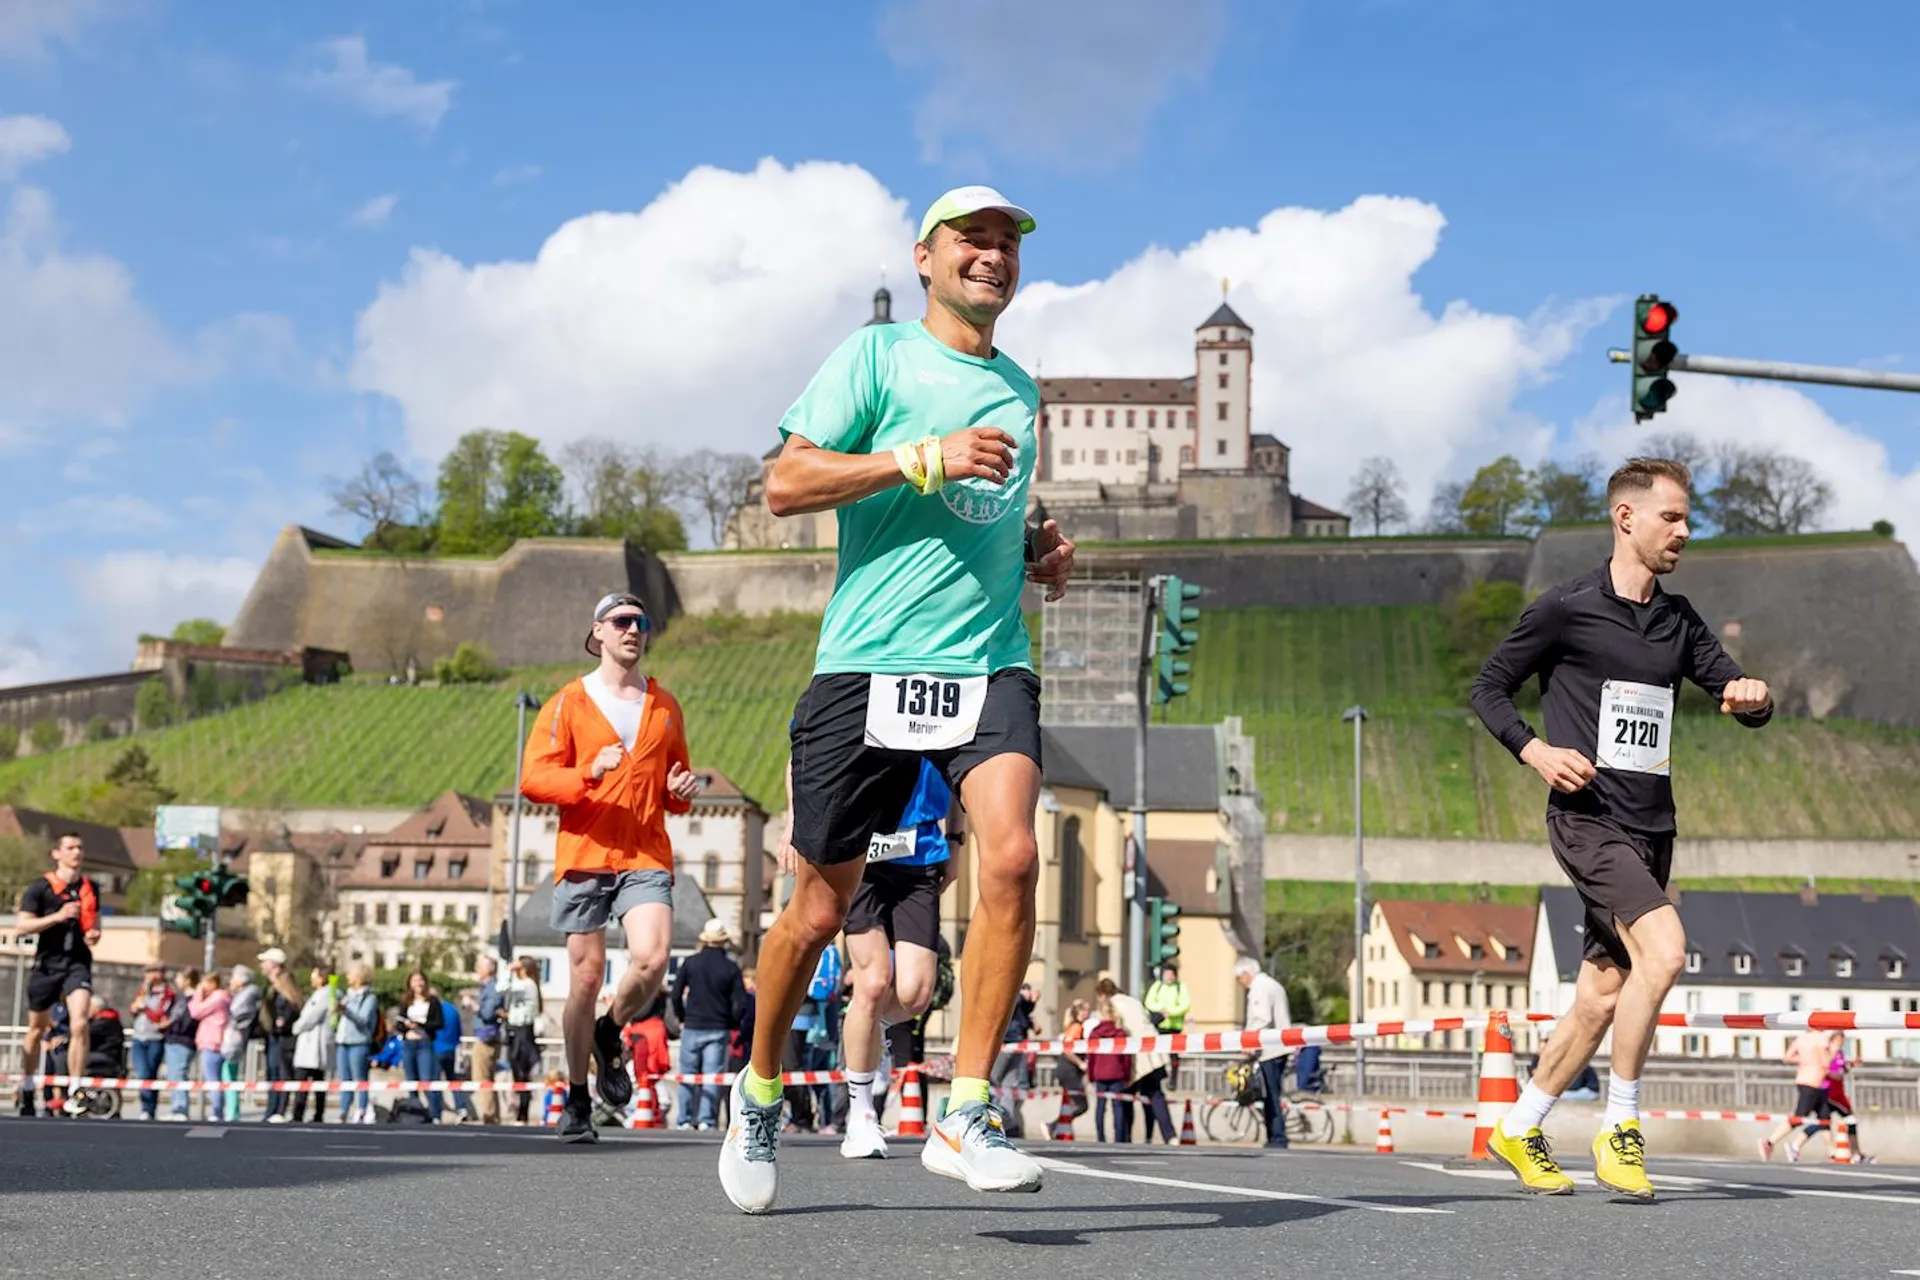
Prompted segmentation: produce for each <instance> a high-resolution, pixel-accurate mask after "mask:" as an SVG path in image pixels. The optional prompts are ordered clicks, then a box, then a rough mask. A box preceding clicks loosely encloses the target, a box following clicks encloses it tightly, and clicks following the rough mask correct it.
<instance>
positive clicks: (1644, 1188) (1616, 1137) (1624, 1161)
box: [1593, 1120, 1653, 1200]
mask: <svg viewBox="0 0 1920 1280" xmlns="http://www.w3.org/2000/svg"><path fill="white" fill-rule="evenodd" d="M1593 1180H1594V1181H1595V1182H1597V1183H1599V1184H1600V1185H1601V1186H1603V1187H1605V1188H1607V1189H1608V1190H1609V1191H1617V1192H1619V1193H1620V1194H1621V1195H1623V1196H1632V1197H1633V1198H1634V1199H1635V1200H1651V1199H1653V1184H1652V1183H1651V1182H1648V1181H1647V1140H1646V1139H1645V1138H1643V1137H1641V1136H1640V1122H1639V1121H1638V1120H1622V1121H1621V1122H1620V1123H1619V1124H1617V1125H1615V1126H1613V1128H1611V1129H1607V1130H1604V1131H1603V1132H1602V1133H1601V1134H1600V1136H1599V1137H1597V1138H1595V1139H1594V1140H1593Z"/></svg>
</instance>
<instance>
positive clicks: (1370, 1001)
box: [1367, 978, 1380, 1009]
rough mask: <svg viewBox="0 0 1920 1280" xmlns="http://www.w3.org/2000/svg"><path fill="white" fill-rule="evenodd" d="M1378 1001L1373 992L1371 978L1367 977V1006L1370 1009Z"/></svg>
mask: <svg viewBox="0 0 1920 1280" xmlns="http://www.w3.org/2000/svg"><path fill="white" fill-rule="evenodd" d="M1379 1003H1380V998H1379V997H1378V996H1377V995H1375V994H1374V985H1373V979H1372V978H1368V979H1367V1008H1369V1009H1371V1008H1373V1007H1375V1006H1376V1005H1378V1004H1379Z"/></svg>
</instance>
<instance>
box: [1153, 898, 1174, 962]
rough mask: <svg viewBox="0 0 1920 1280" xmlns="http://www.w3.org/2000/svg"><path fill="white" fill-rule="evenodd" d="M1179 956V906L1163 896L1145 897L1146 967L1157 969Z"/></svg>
mask: <svg viewBox="0 0 1920 1280" xmlns="http://www.w3.org/2000/svg"><path fill="white" fill-rule="evenodd" d="M1179 958H1180V907H1179V904H1178V903H1174V902H1170V901H1168V900H1167V899H1165V898H1148V899H1147V968H1148V969H1151V970H1158V969H1159V968H1160V967H1161V966H1162V965H1168V964H1172V963H1174V962H1175V961H1176V960H1178V959H1179Z"/></svg>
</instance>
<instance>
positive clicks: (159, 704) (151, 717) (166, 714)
mask: <svg viewBox="0 0 1920 1280" xmlns="http://www.w3.org/2000/svg"><path fill="white" fill-rule="evenodd" d="M179 711H180V709H179V708H178V707H177V706H175V705H174V702H173V691H172V690H170V689H168V688H167V682H166V681H165V680H162V679H161V678H160V677H159V676H155V677H154V678H153V679H151V680H143V681H141V682H140V687H139V688H138V689H136V690H135V691H134V694H133V723H134V725H135V727H136V728H140V729H160V728H164V727H165V726H167V725H170V724H172V723H173V722H174V720H175V719H177V718H178V716H179Z"/></svg>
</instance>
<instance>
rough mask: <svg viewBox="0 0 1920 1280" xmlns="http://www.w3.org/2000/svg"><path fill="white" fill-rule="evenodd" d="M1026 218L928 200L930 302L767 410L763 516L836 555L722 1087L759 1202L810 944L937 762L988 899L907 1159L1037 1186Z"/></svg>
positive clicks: (838, 913)
mask: <svg viewBox="0 0 1920 1280" xmlns="http://www.w3.org/2000/svg"><path fill="white" fill-rule="evenodd" d="M1033 228H1034V221H1033V217H1032V215H1031V214H1029V213H1028V212H1027V211H1026V210H1024V209H1022V208H1020V207H1019V206H1017V205H1014V204H1010V203H1008V201H1007V199H1006V197H1004V196H1002V195H1001V194H1000V193H999V192H997V191H994V190H992V189H991V188H987V187H962V188H959V189H957V190H954V191H950V192H948V193H947V194H946V195H944V196H942V197H941V198H940V199H939V200H937V201H935V202H934V204H933V206H932V208H930V209H928V210H927V214H926V217H925V218H924V219H923V220H922V222H921V226H920V239H919V241H918V242H917V243H916V244H915V245H914V249H913V257H914V263H915V265H916V266H917V267H918V269H919V273H920V278H921V282H922V283H923V285H924V286H925V287H926V290H927V313H926V318H925V319H924V320H922V321H918V322H915V323H909V324H890V325H870V326H867V327H866V328H863V329H860V330H859V331H857V332H856V333H855V334H854V335H853V336H852V337H850V338H848V339H847V340H846V341H845V342H843V343H842V344H841V345H840V347H839V349H838V350H836V351H835V352H834V353H833V354H832V355H831V356H829V357H828V358H827V362H826V363H825V364H824V365H822V366H821V368H820V371H819V372H818V373H817V374H815V375H814V378H813V381H812V382H811V383H810V384H809V385H808V387H807V389H806V391H805V392H804V393H802V395H801V396H800V399H799V400H798V401H797V402H796V403H795V404H794V406H793V407H792V408H791V409H789V410H788V411H787V416H786V418H785V419H784V420H783V421H782V422H781V424H780V430H781V434H782V435H783V436H784V437H785V444H784V446H783V447H782V449H781V453H780V456H779V458H778V459H777V460H776V461H775V463H774V466H773V470H772V472H771V474H770V475H769V476H768V478H767V505H768V507H769V508H770V509H771V510H772V511H773V513H774V514H775V515H782V516H784V515H798V514H801V513H804V512H810V511H827V510H833V511H836V512H837V513H838V516H839V530H840V536H839V543H840V564H839V573H838V576H837V578H836V579H835V582H834V591H833V598H832V599H831V600H830V601H829V602H828V604H827V611H826V616H825V618H824V619H823V620H822V623H821V627H820V645H819V650H818V652H817V654H816V656H815V661H814V678H813V682H812V684H810V685H809V686H808V688H807V691H806V693H805V694H803V695H802V696H801V698H800V702H799V705H798V706H797V707H796V709H795V712H794V725H793V733H792V738H793V745H792V759H793V794H794V813H793V840H792V843H793V847H794V848H795V850H797V851H798V852H799V854H800V855H801V858H802V862H801V863H800V866H799V870H798V873H797V875H796V877H795V884H794V892H793V896H792V898H790V899H789V900H788V902H787V905H786V908H785V909H784V910H783V911H782V912H781V913H780V918H779V919H778V920H777V921H775V922H774V925H773V928H772V929H770V930H769V931H768V933H767V936H766V939H765V940H764V941H763V943H762V944H761V950H760V961H759V992H758V1005H757V1020H756V1023H755V1029H754V1037H753V1058H752V1061H751V1062H749V1063H748V1065H747V1068H746V1070H744V1071H742V1072H741V1073H740V1075H739V1078H738V1079H737V1080H736V1081H735V1082H734V1086H733V1106H732V1115H733V1123H732V1125H731V1127H730V1128H729V1129H728V1132H727V1138H726V1142H725V1143H724V1144H723V1145H722V1147H721V1151H720V1182H721V1185H722V1186H723V1187H724V1188H725V1190H726V1193H727V1198H728V1199H729V1200H731V1201H732V1202H733V1203H734V1205H735V1206H736V1207H737V1208H739V1209H741V1210H743V1211H745V1212H747V1213H763V1212H765V1211H766V1210H767V1209H768V1208H770V1207H772V1205H773V1201H774V1192H775V1164H774V1159H775V1154H776V1144H777V1138H778V1133H779V1128H780V1084H779V1075H780V1048H781V1046H782V1045H784V1044H785V1043H786V1042H787V1034H788V1029H789V1028H790V1026H791V1025H792V1022H793V1017H794V1014H795V1012H796V1011H797V1010H798V1008H799V1006H800V1002H801V1000H802V999H803V998H804V997H805V995H806V986H807V979H808V977H809V976H810V975H811V974H812V973H813V968H814V964H815V961H816V960H817V958H818V957H819V955H820V951H821V949H822V948H823V947H825V946H826V945H827V944H828V943H829V942H830V941H831V940H832V938H833V936H834V934H835V933H837V932H838V931H839V930H840V927H841V925H842V923H843V922H844V921H845V919H846V916H847V907H848V904H849V903H850V902H851V901H852V898H853V894H854V890H855V889H856V888H858V887H859V884H860V880H861V875H862V873H863V872H864V870H865V868H866V858H867V852H868V849H869V846H870V844H871V841H872V838H873V834H874V833H875V832H877V831H882V830H892V828H893V826H894V825H897V820H898V818H899V816H900V814H901V812H902V810H903V809H904V808H905V806H906V803H907V799H908V797H909V796H910V795H911V794H912V792H913V788H914V784H915V782H916V780H917V779H918V777H919V773H920V762H921V760H922V759H923V758H924V759H927V760H931V761H932V762H933V763H934V764H935V765H937V766H938V767H939V768H940V769H941V770H942V771H943V772H944V773H945V774H946V776H947V779H948V781H949V783H950V784H951V785H952V786H953V789H954V790H955V791H956V792H958V794H959V795H960V799H961V803H962V805H963V806H964V807H965V809H966V812H967V817H968V825H969V826H970V827H971V829H972V831H973V833H974V836H975V843H976V847H977V848H978V850H979V854H978V857H979V864H978V866H977V867H976V869H975V872H976V879H977V881H978V884H979V904H978V906H977V907H976V908H975V910H974V913H973V917H972V920H971V923H970V926H969V928H968V930H967V940H966V950H965V952H964V953H963V954H962V956H961V962H960V991H961V1005H960V1008H961V1026H960V1037H959V1041H958V1044H957V1045H956V1046H955V1051H954V1075H955V1079H954V1081H953V1088H952V1092H951V1095H950V1098H949V1106H950V1110H949V1111H948V1114H947V1116H946V1118H945V1119H943V1120H941V1121H940V1122H939V1123H938V1124H936V1125H934V1126H932V1128H931V1131H930V1132H929V1134H928V1137H927V1142H926V1146H925V1147H924V1148H923V1149H922V1151H921V1156H920V1161H921V1164H922V1165H924V1166H925V1167H926V1168H928V1169H930V1170H932V1171H933V1172H935V1173H938V1174H942V1175H944V1176H946V1177H950V1178H957V1179H960V1180H961V1181H964V1182H966V1183H967V1184H968V1185H969V1186H971V1187H973V1188H974V1189H975V1190H977V1191H1037V1190H1039V1188H1040V1167H1039V1165H1038V1164H1037V1163H1035V1162H1034V1160H1033V1159H1032V1158H1031V1157H1029V1156H1027V1155H1025V1154H1024V1153H1022V1152H1021V1151H1019V1150H1018V1149H1016V1148H1015V1147H1014V1145H1013V1144H1012V1143H1011V1142H1009V1141H1008V1140H1007V1138H1006V1135H1005V1133H1004V1132H1003V1126H1002V1123H1001V1118H1000V1113H999V1111H998V1110H997V1109H996V1108H995V1107H994V1106H993V1105H992V1104H991V1103H990V1102H989V1101H988V1097H987V1094H988V1089H987V1073H988V1070H989V1069H990V1068H991V1067H992V1065H993V1059H994V1056H995V1054H996V1053H997V1052H998V1051H999V1047H1000V1033H1001V1030H1002V1029H1003V1028H1004V1027H1005V1025H1006V1021H1007V1016H1008V1014H1009V1012H1010V1011H1011V1010H1012V1008H1013V1000H1014V995H1015V993H1016V992H1017V991H1018V990H1019V987H1020V983H1021V982H1022V981H1023V980H1024V979H1025V977H1026V970H1027V964H1028V961H1029V960H1030V959H1031V957H1032V952H1033V925H1034V888H1035V885H1036V883H1037V880H1038V875H1039V853H1038V850H1037V847H1036V845H1035V843H1034V832H1033V814H1034V808H1035V806H1036V805H1037V804H1038V802H1039V796H1040V682H1039V680H1038V679H1037V678H1036V677H1035V675H1034V673H1033V670H1032V664H1031V661H1030V658H1029V654H1030V652H1031V642H1030V640H1029V638H1028V635H1027V628H1026V622H1025V620H1024V618H1023V617H1022V616H1021V612H1020V593H1021V590H1022V588H1023V586H1024V584H1025V583H1026V582H1029V581H1031V582H1036V583H1040V584H1042V585H1043V586H1045V587H1046V589H1047V592H1046V598H1047V599H1049V600H1058V599H1059V598H1060V597H1061V596H1062V595H1064V594H1065V592H1066V584H1067V577H1068V575H1069V574H1070V573H1071V572H1072V570H1073V543H1072V542H1070V541H1069V540H1068V539H1067V538H1066V537H1065V536H1064V535H1062V534H1061V532H1060V529H1059V526H1057V525H1056V524H1054V522H1052V521H1051V520H1049V521H1047V522H1046V523H1045V524H1044V525H1042V526H1041V527H1040V528H1039V529H1037V530H1034V531H1032V533H1031V534H1029V533H1028V531H1027V528H1026V506H1027V487H1028V485H1029V483H1030V482H1031V480H1032V478H1033V465H1034V454H1035V447H1036V436H1035V432H1034V417H1035V415H1036V413H1037V412H1038V409H1039V403H1040V397H1039V393H1038V391H1037V390H1036V388H1035V387H1034V384H1033V380H1032V379H1031V378H1029V377H1028V376H1027V374H1026V372H1025V371H1024V370H1022V369H1021V368H1020V367H1019V366H1018V365H1016V364H1014V362H1013V361H1012V360H1010V359H1008V358H1007V356H1006V354H1005V353H1004V352H1001V351H999V350H997V349H996V348H995V347H994V345H993V327H994V322H995V321H996V320H997V319H998V318H999V316H1000V313H1001V312H1003V311H1005V310H1006V308H1007V305H1008V304H1009V303H1010V302H1012V301H1013V294H1014V289H1015V288H1016V287H1017V285H1018V284H1019V280H1020V247H1021V241H1022V239H1023V237H1024V236H1026V235H1027V234H1028V233H1030V232H1032V230H1033Z"/></svg>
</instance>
